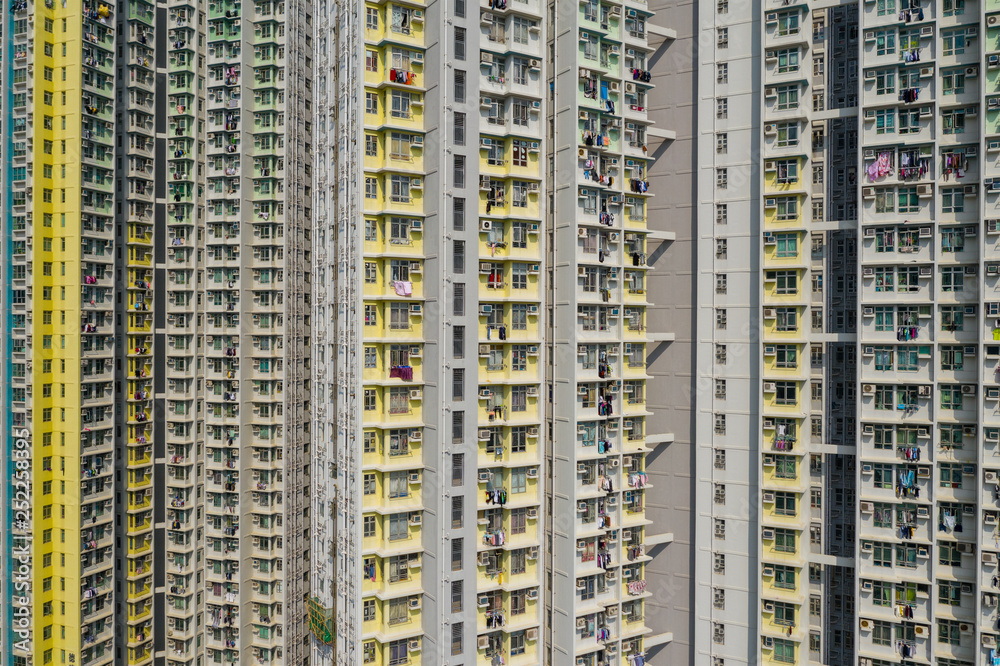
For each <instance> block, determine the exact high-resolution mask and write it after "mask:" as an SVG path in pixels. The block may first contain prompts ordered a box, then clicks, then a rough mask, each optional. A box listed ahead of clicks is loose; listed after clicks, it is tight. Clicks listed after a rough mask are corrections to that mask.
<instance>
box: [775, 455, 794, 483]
mask: <svg viewBox="0 0 1000 666" xmlns="http://www.w3.org/2000/svg"><path fill="white" fill-rule="evenodd" d="M774 475H775V476H776V477H777V478H779V479H794V478H796V476H797V470H796V461H795V457H794V456H775V457H774Z"/></svg>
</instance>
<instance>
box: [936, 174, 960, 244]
mask: <svg viewBox="0 0 1000 666" xmlns="http://www.w3.org/2000/svg"><path fill="white" fill-rule="evenodd" d="M964 211H965V195H964V193H963V190H962V188H961V187H942V188H941V212H943V213H961V212H964ZM951 231H952V235H961V236H962V239H963V241H962V242H963V244H964V238H965V233H964V232H963V231H962V230H961V229H955V230H951ZM956 232H957V233H956ZM942 249H944V239H943V238H942ZM945 251H946V252H947V251H951V252H959V251H961V248H959V249H958V250H945Z"/></svg>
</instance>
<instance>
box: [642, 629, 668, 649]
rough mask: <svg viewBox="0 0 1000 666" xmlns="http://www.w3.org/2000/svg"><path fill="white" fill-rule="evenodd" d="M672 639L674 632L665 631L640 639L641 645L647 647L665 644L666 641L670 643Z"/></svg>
mask: <svg viewBox="0 0 1000 666" xmlns="http://www.w3.org/2000/svg"><path fill="white" fill-rule="evenodd" d="M673 640H674V632H672V631H665V632H663V633H662V634H655V635H653V636H646V637H645V638H643V639H642V647H643V648H645V649H647V650H648V649H649V648H651V647H656V646H657V645H666V644H667V643H672V642H673Z"/></svg>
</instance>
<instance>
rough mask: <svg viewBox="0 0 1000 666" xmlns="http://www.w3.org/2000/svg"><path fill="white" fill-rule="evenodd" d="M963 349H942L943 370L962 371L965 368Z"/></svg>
mask: <svg viewBox="0 0 1000 666" xmlns="http://www.w3.org/2000/svg"><path fill="white" fill-rule="evenodd" d="M964 365H965V364H964V362H963V359H962V348H961V347H950V346H949V347H944V346H943V347H941V369H942V370H953V371H958V370H962V368H963V367H964Z"/></svg>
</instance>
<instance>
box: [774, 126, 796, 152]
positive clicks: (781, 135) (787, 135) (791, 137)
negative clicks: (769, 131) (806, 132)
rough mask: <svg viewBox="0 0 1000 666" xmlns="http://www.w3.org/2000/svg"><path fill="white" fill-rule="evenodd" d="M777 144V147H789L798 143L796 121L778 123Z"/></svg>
mask: <svg viewBox="0 0 1000 666" xmlns="http://www.w3.org/2000/svg"><path fill="white" fill-rule="evenodd" d="M776 130H777V137H778V138H777V145H778V147H779V148H789V147H792V146H797V145H799V125H798V123H796V122H785V123H778V124H777V127H776Z"/></svg>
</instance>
